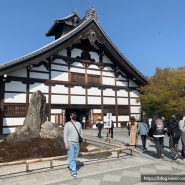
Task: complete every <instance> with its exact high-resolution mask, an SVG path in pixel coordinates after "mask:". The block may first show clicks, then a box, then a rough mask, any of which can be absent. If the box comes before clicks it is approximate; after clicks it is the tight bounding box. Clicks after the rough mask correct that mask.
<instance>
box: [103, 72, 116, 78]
mask: <svg viewBox="0 0 185 185" xmlns="http://www.w3.org/2000/svg"><path fill="white" fill-rule="evenodd" d="M102 75H103V76H110V77H114V72H110V71H108V72H105V71H103V72H102Z"/></svg>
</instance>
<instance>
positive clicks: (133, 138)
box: [127, 116, 138, 147]
mask: <svg viewBox="0 0 185 185" xmlns="http://www.w3.org/2000/svg"><path fill="white" fill-rule="evenodd" d="M127 127H128V130H129V131H130V139H129V145H130V146H133V147H136V145H137V144H138V135H137V127H138V123H137V122H136V121H135V117H134V116H132V117H131V118H130V122H128V124H127Z"/></svg>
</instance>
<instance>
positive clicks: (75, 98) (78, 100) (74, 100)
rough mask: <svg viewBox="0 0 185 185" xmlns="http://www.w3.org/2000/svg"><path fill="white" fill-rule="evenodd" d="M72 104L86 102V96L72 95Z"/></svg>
mask: <svg viewBox="0 0 185 185" xmlns="http://www.w3.org/2000/svg"><path fill="white" fill-rule="evenodd" d="M71 104H85V96H71Z"/></svg>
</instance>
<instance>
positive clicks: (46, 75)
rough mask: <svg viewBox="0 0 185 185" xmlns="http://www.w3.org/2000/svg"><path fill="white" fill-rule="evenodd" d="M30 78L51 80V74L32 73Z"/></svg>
mask: <svg viewBox="0 0 185 185" xmlns="http://www.w3.org/2000/svg"><path fill="white" fill-rule="evenodd" d="M30 78H40V79H49V74H46V73H36V72H30Z"/></svg>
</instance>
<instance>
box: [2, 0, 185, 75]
mask: <svg viewBox="0 0 185 185" xmlns="http://www.w3.org/2000/svg"><path fill="white" fill-rule="evenodd" d="M91 7H94V8H95V10H96V13H97V14H98V15H99V22H100V25H101V26H102V28H103V29H104V31H105V32H106V34H107V35H108V36H109V38H110V39H111V41H112V42H113V43H114V44H115V46H116V47H117V48H118V49H119V51H120V52H121V53H122V54H123V55H124V56H125V57H126V58H127V59H128V60H129V61H130V62H131V63H132V64H133V65H134V66H135V67H136V68H137V69H138V70H139V71H140V72H141V73H142V74H143V75H145V76H148V77H150V76H152V75H154V74H155V71H156V68H162V69H163V68H166V67H170V68H177V67H181V66H185V1H184V0H119V1H118V0H30V1H28V0H0V63H1V64H2V63H5V62H8V61H12V60H14V59H17V58H19V57H22V56H24V55H26V54H29V53H31V52H33V51H35V50H37V49H39V48H41V47H43V46H45V45H46V44H49V43H50V42H51V41H53V40H54V37H46V36H45V33H46V32H47V31H48V30H49V29H50V27H51V26H52V25H53V23H54V20H55V19H57V18H63V17H66V16H68V15H70V14H71V13H72V12H73V11H74V10H77V12H78V15H79V16H80V17H81V18H83V17H84V16H85V13H86V11H87V10H88V9H89V8H91Z"/></svg>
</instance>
